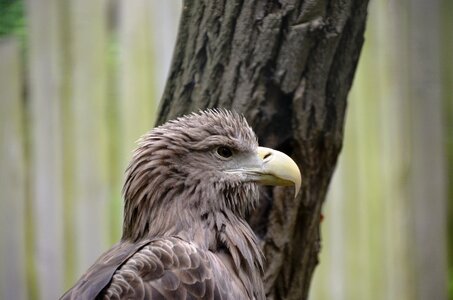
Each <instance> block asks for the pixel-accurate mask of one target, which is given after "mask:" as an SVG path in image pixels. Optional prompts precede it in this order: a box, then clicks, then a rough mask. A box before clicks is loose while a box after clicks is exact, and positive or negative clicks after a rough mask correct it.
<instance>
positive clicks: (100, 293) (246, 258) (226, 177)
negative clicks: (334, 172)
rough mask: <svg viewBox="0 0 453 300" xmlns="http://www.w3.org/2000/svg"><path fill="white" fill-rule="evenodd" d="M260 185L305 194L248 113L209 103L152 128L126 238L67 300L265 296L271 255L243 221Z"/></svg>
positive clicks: (131, 185)
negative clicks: (262, 141)
mask: <svg viewBox="0 0 453 300" xmlns="http://www.w3.org/2000/svg"><path fill="white" fill-rule="evenodd" d="M257 184H265V185H294V186H295V190H296V191H295V192H296V194H297V191H298V190H299V188H300V185H301V176H300V171H299V169H298V167H297V165H296V164H295V162H294V161H293V160H292V159H291V158H289V157H288V156H287V155H286V154H283V153H281V152H278V151H275V150H272V149H269V148H264V147H259V146H258V142H257V138H256V136H255V134H254V132H253V130H252V129H251V128H250V126H249V125H248V124H247V121H246V120H245V118H244V117H243V116H241V115H239V114H237V113H235V112H230V111H227V110H223V109H216V110H206V111H202V112H199V113H193V114H190V115H187V116H184V117H180V118H178V119H176V120H172V121H169V122H167V123H165V124H164V125H161V126H159V127H157V128H154V129H153V130H151V131H150V132H149V133H147V134H145V135H144V136H143V137H142V138H141V140H140V141H139V145H138V149H137V150H136V151H135V153H134V155H133V158H132V161H131V163H130V164H129V167H128V169H127V171H126V180H125V184H124V187H123V196H124V221H123V235H122V238H121V241H120V242H119V243H118V244H116V245H114V246H113V247H112V248H111V249H110V250H108V251H107V252H105V253H104V254H103V255H102V256H101V257H100V258H99V259H98V260H97V261H96V262H95V263H94V265H93V266H91V267H90V268H89V269H88V271H87V272H86V273H85V274H84V275H83V276H82V277H81V278H80V279H79V281H78V282H77V283H76V284H75V286H74V287H72V288H71V289H70V290H69V291H67V292H66V293H65V294H64V295H63V296H62V299H235V300H238V299H265V293H264V287H263V281H262V270H263V255H262V252H261V251H260V247H259V245H258V240H257V237H256V236H255V234H254V233H253V231H252V229H251V228H250V226H249V225H248V224H247V222H246V221H245V220H244V217H245V214H246V213H247V212H248V211H250V210H251V209H253V208H254V206H255V204H256V203H257V201H258V196H259V195H258V187H257Z"/></svg>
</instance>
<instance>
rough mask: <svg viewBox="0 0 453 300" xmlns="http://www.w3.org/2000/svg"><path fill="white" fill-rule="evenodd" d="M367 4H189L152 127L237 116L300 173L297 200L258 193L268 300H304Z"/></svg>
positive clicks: (254, 0)
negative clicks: (207, 111)
mask: <svg viewBox="0 0 453 300" xmlns="http://www.w3.org/2000/svg"><path fill="white" fill-rule="evenodd" d="M367 4H368V1H367V0H332V1H320V0H311V1H308V0H307V1H301V0H286V1H275V0H250V1H239V0H231V1H218V0H216V1H214V0H211V1H201V0H186V1H184V4H183V12H182V17H181V23H180V28H179V34H178V38H177V42H176V48H175V52H174V56H173V62H172V66H171V70H170V73H169V78H168V81H167V85H166V88H165V91H164V95H163V98H162V101H161V106H160V109H159V117H158V120H157V124H162V123H163V122H165V121H166V120H168V119H171V118H174V117H176V116H179V115H183V114H186V113H189V112H191V111H197V110H199V109H203V108H207V107H225V108H231V109H234V110H236V111H238V112H240V113H243V114H244V115H245V116H246V118H247V119H248V121H249V123H250V125H251V126H252V127H253V128H254V129H255V132H256V133H257V135H258V138H259V142H260V144H261V145H265V146H268V147H273V148H274V149H278V150H280V151H283V152H286V153H287V154H289V155H291V156H292V157H293V158H294V159H295V161H296V162H297V163H298V165H299V166H300V168H301V172H302V178H303V182H302V189H301V192H300V194H299V196H298V197H297V198H296V199H293V198H292V195H291V193H290V192H289V190H288V189H283V188H273V189H271V188H267V189H263V190H262V195H261V204H260V207H258V208H257V209H256V210H255V212H254V213H253V214H252V215H251V216H250V218H249V222H250V224H251V225H252V227H253V229H254V230H255V232H256V233H257V235H258V236H259V237H260V239H261V241H262V247H263V251H264V254H265V256H266V261H267V265H266V269H265V287H266V295H267V297H268V298H269V299H306V298H307V297H308V291H309V285H310V281H311V277H312V274H313V271H314V268H315V266H316V264H317V263H318V253H319V251H320V233H319V224H320V221H321V217H320V214H321V206H322V203H323V201H324V198H325V195H326V192H327V187H328V183H329V181H330V178H331V176H332V173H333V170H334V168H335V164H336V161H337V157H338V154H339V152H340V150H341V146H342V140H343V125H344V117H345V108H346V98H347V94H348V92H349V89H350V87H351V84H352V79H353V77H354V72H355V69H356V66H357V61H358V58H359V54H360V50H361V48H362V44H363V41H364V38H363V33H364V29H365V20H366V15H367Z"/></svg>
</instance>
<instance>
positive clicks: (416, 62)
mask: <svg viewBox="0 0 453 300" xmlns="http://www.w3.org/2000/svg"><path fill="white" fill-rule="evenodd" d="M440 5H441V1H440V0H433V1H429V2H425V1H423V0H413V1H411V2H410V5H409V7H410V14H409V16H410V18H409V22H410V26H411V27H410V28H411V29H412V30H411V31H410V36H409V37H410V40H409V41H410V43H409V46H410V49H411V51H410V52H409V53H408V55H409V58H410V72H409V84H410V89H411V94H410V98H411V99H412V103H413V106H412V108H413V109H412V118H411V121H412V123H411V127H412V135H411V136H412V141H413V143H412V153H411V155H412V159H413V171H412V174H411V179H410V180H411V195H410V197H411V202H412V212H413V222H412V224H411V225H412V226H413V244H412V245H413V259H414V263H415V274H414V276H415V278H414V279H415V289H416V292H417V294H416V298H415V299H447V289H446V286H447V252H446V250H447V244H446V238H445V237H446V236H447V232H446V228H447V226H446V224H447V222H446V212H447V202H446V199H447V194H446V190H447V186H446V161H445V153H444V140H443V138H444V135H443V125H444V124H443V103H442V94H441V93H442V86H441V60H440V57H439V55H440V53H441V49H440V46H441V27H440V17H439V16H440V13H441V10H440ZM421 18H423V22H422V23H421V22H420V19H421ZM428 174H429V175H428Z"/></svg>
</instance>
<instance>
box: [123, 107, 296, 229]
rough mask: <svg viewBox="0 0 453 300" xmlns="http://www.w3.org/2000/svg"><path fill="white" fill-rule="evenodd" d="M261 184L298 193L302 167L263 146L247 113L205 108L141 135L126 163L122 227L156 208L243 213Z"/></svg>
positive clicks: (287, 157) (252, 200) (256, 196)
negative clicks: (123, 221) (258, 140)
mask: <svg viewBox="0 0 453 300" xmlns="http://www.w3.org/2000/svg"><path fill="white" fill-rule="evenodd" d="M257 184H264V185H283V186H289V185H293V186H294V187H295V195H296V194H297V192H298V191H299V188H300V185H301V176H300V171H299V169H298V167H297V165H296V163H295V162H294V161H293V160H292V159H291V158H290V157H289V156H287V155H286V154H284V153H282V152H279V151H276V150H273V149H270V148H265V147H260V146H259V145H258V142H257V138H256V135H255V133H254V132H253V130H252V129H251V127H250V126H249V125H248V124H247V121H246V119H245V118H244V117H243V116H240V115H238V114H237V113H233V112H230V111H227V110H206V111H203V112H200V113H198V114H191V115H187V116H184V117H181V118H178V119H175V120H172V121H169V122H167V123H165V124H163V125H161V126H159V127H157V128H154V129H153V130H151V131H150V132H149V133H147V134H146V135H144V136H143V137H142V138H141V140H140V141H139V147H138V149H137V150H136V151H135V153H134V157H133V159H132V162H131V163H130V165H129V167H128V170H127V172H126V183H125V185H124V189H123V193H124V198H125V225H124V226H125V227H124V229H126V227H127V224H126V223H131V222H133V221H134V220H133V219H134V218H137V217H141V216H142V215H144V214H153V212H154V213H156V215H155V217H158V215H157V214H158V213H159V212H158V211H160V213H163V212H170V211H171V210H176V211H179V212H181V211H185V210H187V209H189V208H195V209H196V210H197V211H199V212H200V213H201V214H203V213H204V212H206V211H212V210H231V211H233V212H234V213H236V214H238V215H239V216H243V214H244V212H245V211H246V210H247V209H249V208H250V207H253V205H254V204H255V203H256V201H257V200H258V190H257ZM129 227H130V226H129Z"/></svg>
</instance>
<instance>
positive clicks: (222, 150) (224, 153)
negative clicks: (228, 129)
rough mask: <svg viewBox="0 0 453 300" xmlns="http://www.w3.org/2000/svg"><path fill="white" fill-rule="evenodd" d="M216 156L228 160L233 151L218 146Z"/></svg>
mask: <svg viewBox="0 0 453 300" xmlns="http://www.w3.org/2000/svg"><path fill="white" fill-rule="evenodd" d="M217 154H218V155H220V156H221V157H223V158H230V157H231V156H232V155H233V151H231V149H230V148H228V147H225V146H220V147H219V148H217Z"/></svg>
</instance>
